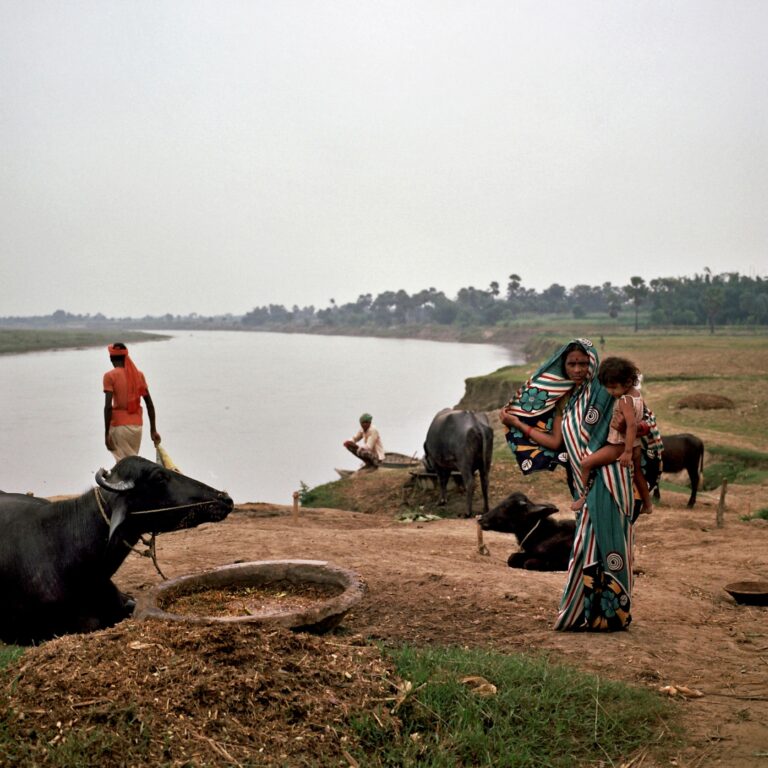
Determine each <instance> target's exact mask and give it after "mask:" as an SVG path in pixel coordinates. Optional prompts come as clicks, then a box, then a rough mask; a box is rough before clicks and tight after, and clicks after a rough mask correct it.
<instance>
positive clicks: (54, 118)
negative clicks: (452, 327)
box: [0, 0, 768, 317]
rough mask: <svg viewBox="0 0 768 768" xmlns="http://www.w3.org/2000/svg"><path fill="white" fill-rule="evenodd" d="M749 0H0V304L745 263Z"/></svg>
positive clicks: (767, 228)
mask: <svg viewBox="0 0 768 768" xmlns="http://www.w3.org/2000/svg"><path fill="white" fill-rule="evenodd" d="M766 40H768V2H765V0H719V1H718V2H711V1H709V0H652V1H644V0H631V1H630V0H594V1H592V2H584V1H580V0H551V1H550V2H548V1H547V0H530V1H526V2H520V1H518V0H463V1H459V0H378V1H377V2H371V1H370V0H330V1H329V0H316V1H315V0H279V1H278V0H241V1H240V2H235V1H233V0H124V1H121V2H118V1H117V0H90V1H85V0H45V1H42V2H41V1H39V0H23V1H20V0H0V151H1V152H2V158H3V161H2V169H1V170H0V288H1V289H2V290H1V292H0V297H1V299H0V316H4V315H29V314H40V313H42V314H47V313H49V312H53V311H54V310H56V309H65V310H67V311H70V312H75V313H96V312H103V313H105V314H107V315H109V316H134V317H138V316H142V315H144V314H161V313H165V312H171V313H174V314H187V313H189V312H198V313H200V314H217V313H224V312H232V313H235V314H239V313H243V312H247V311H249V310H250V309H252V308H253V307H254V306H256V305H261V304H267V303H279V304H285V305H287V306H288V307H290V306H291V305H293V304H299V305H302V306H303V305H305V304H314V305H315V306H317V307H324V306H327V305H328V303H329V299H330V298H331V297H333V298H335V299H336V301H337V302H339V303H343V302H346V301H354V300H355V299H356V298H357V296H358V295H359V294H361V293H369V292H370V293H373V294H376V293H380V292H382V291H384V290H389V289H398V288H405V289H406V290H407V291H408V292H409V293H412V292H415V291H418V290H420V289H421V288H428V287H430V286H434V287H435V288H437V289H438V290H443V291H445V293H446V294H448V295H449V296H453V295H455V293H456V291H457V290H458V289H459V288H460V287H462V286H469V285H473V286H475V287H477V288H486V287H487V286H488V284H489V283H490V282H491V281H492V280H496V281H498V282H499V283H500V284H501V285H502V286H504V285H505V284H506V282H507V277H508V275H509V274H510V273H513V272H514V273H517V274H519V275H520V276H521V277H522V282H523V285H524V286H526V287H532V288H536V289H537V290H541V289H543V288H546V287H547V286H549V285H550V284H552V283H554V282H557V283H560V284H561V285H564V286H566V287H568V288H570V287H573V286H574V285H577V284H579V283H588V284H590V285H599V284H602V283H604V282H606V281H610V282H612V283H614V284H617V285H624V284H625V283H627V282H628V281H629V278H630V277H631V276H632V275H641V276H642V277H644V278H645V279H646V280H650V279H653V278H655V277H668V276H672V277H674V276H683V275H693V274H695V273H701V272H703V270H704V268H705V267H709V268H710V269H711V270H712V271H713V272H715V273H718V272H725V271H739V272H742V273H744V274H748V275H752V276H754V275H761V276H765V275H766V273H768V248H767V246H768V215H767V213H766V212H767V211H768V204H767V203H768V92H767V91H768V87H767V85H766V84H768V45H766Z"/></svg>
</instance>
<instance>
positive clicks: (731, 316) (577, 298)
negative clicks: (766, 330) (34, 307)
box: [0, 269, 768, 332]
mask: <svg viewBox="0 0 768 768" xmlns="http://www.w3.org/2000/svg"><path fill="white" fill-rule="evenodd" d="M622 313H624V316H625V317H627V322H633V323H634V327H635V330H637V329H638V327H639V324H640V318H641V316H642V323H643V325H644V326H694V325H707V326H709V328H710V330H711V331H713V332H714V330H715V328H716V327H717V326H758V325H768V279H766V278H761V277H746V276H744V275H740V274H739V273H738V272H725V273H722V274H717V275H714V274H712V272H711V271H710V270H709V269H705V270H704V271H703V273H702V274H700V275H698V274H697V275H694V276H693V277H665V278H657V279H654V280H650V281H649V282H648V283H646V281H645V280H644V279H643V278H642V277H632V278H630V282H629V283H628V284H627V285H624V286H621V287H620V286H615V285H612V284H611V283H603V284H602V285H600V286H591V285H586V284H584V285H577V286H575V287H573V288H571V289H566V288H564V287H563V286H562V285H559V284H558V283H553V284H552V285H550V286H549V288H545V289H544V290H543V291H536V290H535V289H533V288H526V287H525V286H524V285H523V283H522V280H521V278H520V276H519V275H515V274H512V275H510V276H509V278H508V280H507V284H506V286H505V287H504V289H503V290H502V288H501V286H500V284H499V283H497V282H495V281H494V282H492V283H491V284H490V285H489V286H488V288H485V289H483V288H474V287H472V286H469V287H467V288H462V289H461V290H459V292H458V293H457V295H456V296H455V297H454V298H449V297H448V296H446V295H445V293H443V292H442V291H438V290H437V289H435V288H426V289H423V290H421V291H418V292H417V293H414V294H412V295H411V294H408V292H407V291H404V290H402V289H400V290H398V291H384V292H383V293H380V294H378V295H377V296H374V295H373V294H371V293H365V294H361V295H360V296H358V298H357V300H356V301H353V302H348V303H346V304H337V303H336V301H335V299H330V300H329V306H327V307H325V308H323V309H316V308H315V307H314V306H306V307H299V306H297V305H294V306H293V307H292V308H291V309H287V308H286V307H284V306H283V305H282V304H268V305H265V306H261V307H255V308H254V309H252V310H251V311H250V312H248V313H246V314H245V315H233V314H225V315H214V316H205V315H199V314H197V313H196V312H193V313H191V314H189V315H172V314H165V315H157V316H150V315H147V316H144V317H142V318H125V317H124V318H109V317H106V316H105V315H103V314H102V313H98V314H96V315H74V314H71V313H69V312H66V311H65V310H62V309H58V310H56V311H55V312H54V313H53V314H51V315H44V316H36V317H3V318H0V323H2V325H4V326H19V327H22V326H27V327H52V326H56V327H120V328H130V327H133V328H145V329H155V328H156V329H166V328H167V329H171V328H240V329H248V328H251V329H256V328H258V329H263V330H304V329H311V328H315V329H328V330H333V329H338V330H344V329H356V330H359V331H363V332H364V331H365V328H366V327H368V328H377V329H378V328H393V327H397V326H419V325H445V326H451V325H453V326H458V327H472V326H492V325H494V326H504V325H510V326H511V325H514V323H515V321H516V320H517V319H518V318H520V317H522V316H527V317H531V316H536V315H542V314H546V315H552V314H555V315H558V314H559V315H569V316H572V317H575V318H583V317H587V316H588V315H589V316H591V317H595V316H596V315H598V316H599V315H606V316H607V317H609V318H613V319H616V318H619V316H620V315H622Z"/></svg>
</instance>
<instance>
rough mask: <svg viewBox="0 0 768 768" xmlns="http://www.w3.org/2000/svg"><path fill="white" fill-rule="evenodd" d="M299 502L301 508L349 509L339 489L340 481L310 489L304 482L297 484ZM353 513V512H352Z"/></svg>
mask: <svg viewBox="0 0 768 768" xmlns="http://www.w3.org/2000/svg"><path fill="white" fill-rule="evenodd" d="M299 489H300V490H299V501H300V502H301V506H302V507H332V508H334V509H351V507H350V506H348V505H347V499H346V496H345V494H344V493H343V491H342V489H341V481H340V480H334V481H333V482H331V483H325V484H324V485H318V486H316V487H315V488H310V487H309V486H308V485H307V484H306V483H305V482H300V483H299ZM353 511H354V510H353Z"/></svg>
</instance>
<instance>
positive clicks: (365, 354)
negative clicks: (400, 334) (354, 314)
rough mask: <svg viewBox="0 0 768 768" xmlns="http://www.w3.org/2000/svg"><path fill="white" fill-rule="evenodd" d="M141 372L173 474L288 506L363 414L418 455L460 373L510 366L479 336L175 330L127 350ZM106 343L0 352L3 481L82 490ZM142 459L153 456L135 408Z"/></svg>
mask: <svg viewBox="0 0 768 768" xmlns="http://www.w3.org/2000/svg"><path fill="white" fill-rule="evenodd" d="M129 348H130V350H131V356H132V357H133V359H134V362H135V363H136V365H137V366H138V367H139V368H140V369H141V370H143V371H144V374H145V375H146V377H147V382H148V385H149V391H150V392H151V393H152V399H153V400H154V403H155V408H156V410H157V426H158V431H159V432H160V435H161V436H162V438H163V446H164V447H165V449H166V450H167V451H168V453H169V454H170V456H171V458H172V459H173V460H174V461H175V462H176V464H177V465H178V466H179V467H180V468H181V470H182V471H183V472H184V473H185V474H188V475H190V476H191V477H195V478H197V479H198V480H201V481H203V482H205V483H208V484H209V485H213V486H215V487H216V488H223V489H226V490H227V491H229V493H230V494H231V495H232V497H233V498H234V500H235V502H237V503H243V502H247V501H263V502H274V503H280V504H290V503H291V498H292V493H293V491H295V490H298V489H299V486H300V483H301V482H304V483H306V484H307V485H309V486H315V485H319V484H320V483H324V482H328V481H330V480H334V479H337V477H338V476H337V475H336V473H335V472H334V467H340V468H347V469H355V468H357V467H358V466H359V462H358V461H357V459H355V458H354V457H353V456H352V455H351V454H349V453H348V452H347V451H346V450H344V448H343V447H342V442H343V440H345V439H347V438H349V437H351V436H352V435H353V434H354V432H355V431H356V429H357V426H358V424H357V418H358V416H359V415H360V414H361V413H363V412H364V411H369V412H371V413H372V414H373V420H374V424H375V425H376V426H377V427H378V428H379V430H380V431H381V434H382V439H383V441H384V448H385V449H386V450H389V451H397V452H399V453H405V454H418V456H421V455H422V444H423V442H424V437H425V435H426V432H427V428H428V426H429V423H430V421H431V420H432V416H434V414H435V413H436V412H437V411H438V410H440V409H441V408H444V407H446V406H453V405H455V404H456V403H458V401H459V400H460V399H461V397H462V395H463V393H464V379H465V378H467V377H470V376H479V375H482V374H485V373H490V372H492V371H495V370H496V369H497V368H500V367H502V366H504V365H509V364H511V363H515V362H520V360H515V359H513V358H512V355H511V353H510V352H509V350H507V349H504V348H502V347H497V346H492V345H486V344H454V343H444V342H432V341H416V340H398V339H373V338H356V337H344V336H314V335H298V334H296V335H288V334H273V333H244V332H232V331H194V332H191V331H185V332H180V333H174V334H172V338H170V339H169V340H167V341H158V342H146V343H141V344H133V345H129ZM109 367H110V363H109V358H108V356H107V352H106V349H101V348H99V349H79V350H63V351H57V352H39V353H30V354H24V355H3V356H0V392H2V394H3V399H4V407H3V416H2V428H1V429H0V489H2V490H5V491H17V492H27V491H32V492H33V493H34V494H35V495H37V496H52V495H56V494H69V493H81V492H83V491H85V490H87V489H88V488H89V487H91V486H92V485H93V475H94V473H95V472H96V470H97V469H98V468H99V467H102V466H103V467H107V468H109V467H111V466H112V465H113V463H114V462H113V460H112V456H111V454H110V453H109V452H108V451H107V449H106V448H105V447H104V443H103V433H104V426H103V424H104V420H103V405H104V395H103V392H102V390H101V378H102V375H103V373H104V372H105V371H106V370H108V369H109ZM141 454H142V455H143V456H146V457H147V458H151V459H154V457H155V456H154V447H153V445H152V442H151V440H150V439H149V430H148V425H147V421H146V415H145V431H144V439H143V442H142V450H141Z"/></svg>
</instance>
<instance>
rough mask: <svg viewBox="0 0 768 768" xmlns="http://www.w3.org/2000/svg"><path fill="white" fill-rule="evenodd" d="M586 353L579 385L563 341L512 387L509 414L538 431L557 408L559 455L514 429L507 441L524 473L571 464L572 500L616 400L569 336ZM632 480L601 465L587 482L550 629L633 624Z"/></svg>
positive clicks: (591, 351) (594, 357) (586, 345)
mask: <svg viewBox="0 0 768 768" xmlns="http://www.w3.org/2000/svg"><path fill="white" fill-rule="evenodd" d="M575 341H576V342H577V343H578V344H579V345H580V346H581V348H582V349H583V351H584V353H585V354H586V355H587V356H588V357H589V375H588V379H587V380H586V381H585V382H584V383H583V384H581V385H579V386H578V387H575V385H574V383H573V382H572V381H570V380H569V379H567V378H566V377H565V376H564V371H563V363H562V360H561V357H562V354H563V352H564V350H565V348H566V347H565V346H564V347H562V348H561V349H560V350H559V351H558V352H557V353H555V354H554V355H553V356H552V357H551V358H550V359H549V360H548V361H547V362H545V363H544V364H543V365H542V366H541V367H540V368H539V369H538V370H537V371H536V373H535V374H533V376H531V378H530V379H529V380H528V381H527V382H526V383H525V384H524V385H523V386H522V387H521V388H520V390H518V392H517V394H516V395H515V397H514V398H513V400H512V403H511V405H512V409H513V412H514V413H515V414H516V415H517V416H518V417H519V418H520V419H521V420H522V421H524V422H525V423H528V424H532V425H533V426H535V427H536V428H538V429H550V428H551V425H552V422H553V421H554V417H555V413H556V408H557V403H558V400H560V398H562V397H564V396H568V400H567V404H566V405H565V407H564V409H563V411H562V412H563V442H564V444H565V449H564V451H562V452H561V453H556V452H554V451H548V450H546V449H544V448H541V446H534V447H533V448H532V447H530V444H529V441H526V440H525V438H524V436H523V435H522V434H521V433H519V432H518V431H517V430H514V429H513V428H512V429H509V431H508V433H507V441H508V442H509V443H510V447H512V448H513V450H514V451H515V456H516V457H517V461H518V463H519V464H520V468H521V469H522V471H523V472H524V473H526V474H527V473H528V472H533V471H536V470H537V469H554V468H555V467H557V466H562V465H565V464H566V463H570V465H571V467H572V469H573V481H574V484H575V491H576V495H575V496H574V498H578V497H579V496H580V495H581V493H582V490H583V487H582V482H581V462H582V460H583V458H584V457H585V456H587V455H588V454H590V453H593V452H594V451H596V450H597V449H598V448H600V447H601V446H602V445H604V444H605V441H606V437H607V435H608V426H609V423H610V420H611V415H612V413H613V406H614V400H613V398H612V397H611V395H610V394H609V393H608V392H607V390H606V389H605V388H604V387H603V386H602V385H601V384H600V383H599V382H598V381H597V369H598V365H599V358H598V354H597V350H596V349H595V347H594V345H593V344H592V342H591V341H590V340H589V339H576V340H575ZM632 499H633V497H632V480H631V473H630V470H629V469H628V468H627V469H625V468H622V467H621V465H620V464H619V462H615V463H613V464H610V465H609V466H606V467H601V468H600V469H599V470H598V471H597V473H596V477H595V478H594V480H593V481H592V483H591V486H590V488H589V491H588V494H587V501H586V504H585V505H584V507H583V508H582V509H581V510H580V511H579V512H578V513H577V516H576V535H575V537H574V542H573V548H572V550H571V558H570V562H569V565H568V577H567V583H566V586H565V590H564V591H563V597H562V600H561V603H560V611H559V614H558V618H557V622H556V624H555V629H559V630H577V629H588V630H615V629H625V628H626V627H627V626H629V623H630V621H631V613H630V608H631V599H630V595H631V592H632V547H633V531H632Z"/></svg>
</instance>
